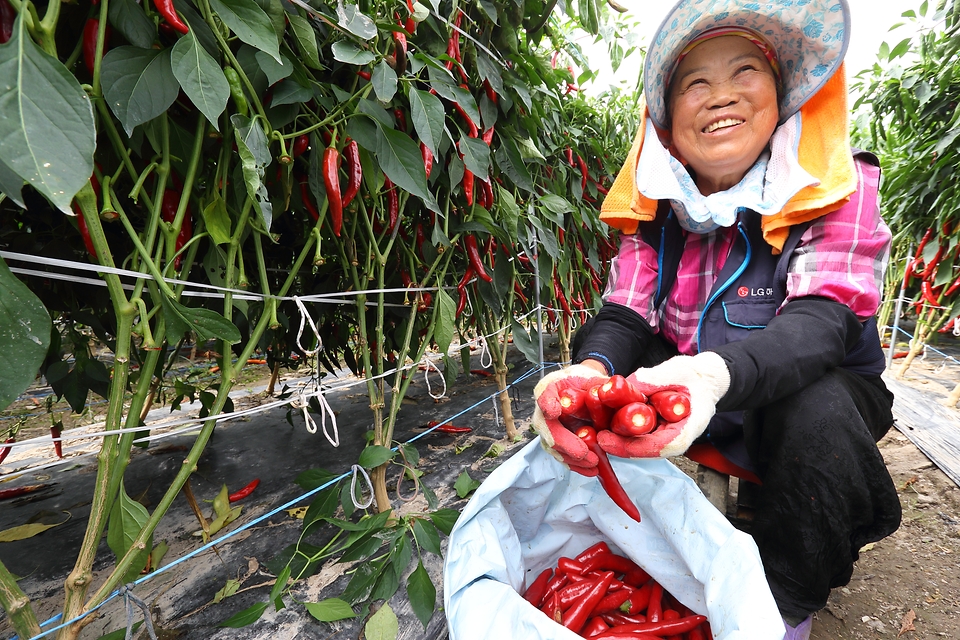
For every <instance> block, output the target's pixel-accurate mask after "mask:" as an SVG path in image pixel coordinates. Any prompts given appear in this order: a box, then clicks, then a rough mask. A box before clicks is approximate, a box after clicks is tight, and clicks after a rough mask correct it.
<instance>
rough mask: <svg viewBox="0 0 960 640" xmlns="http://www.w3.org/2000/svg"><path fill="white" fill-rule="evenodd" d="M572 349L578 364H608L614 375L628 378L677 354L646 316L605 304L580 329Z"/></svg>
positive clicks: (627, 308) (608, 303)
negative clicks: (591, 361) (661, 338)
mask: <svg viewBox="0 0 960 640" xmlns="http://www.w3.org/2000/svg"><path fill="white" fill-rule="evenodd" d="M571 349H572V351H573V362H574V363H579V362H583V361H584V360H588V359H591V358H592V359H595V360H599V361H600V362H604V363H605V364H606V366H607V373H609V374H610V375H613V374H615V373H619V374H620V375H624V376H626V375H630V374H631V373H633V372H634V371H635V370H636V369H637V368H638V367H641V366H652V365H653V364H656V363H658V362H662V361H664V360H666V359H667V358H668V357H670V356H672V355H675V354H676V350H675V349H673V348H671V347H670V346H669V345H667V344H665V343H664V342H663V341H662V340H660V339H659V336H657V335H655V334H654V332H653V329H652V328H651V327H650V324H649V323H647V321H646V320H645V319H644V317H643V316H641V315H640V314H639V313H637V312H636V311H634V310H633V309H631V308H630V307H625V306H623V305H622V304H617V303H615V302H605V303H604V304H603V306H602V307H601V308H600V312H599V313H597V315H596V316H594V317H593V318H591V319H590V320H588V321H587V323H586V324H584V325H583V326H582V327H580V329H579V330H578V331H577V333H576V335H575V336H574V338H573V343H572V344H571Z"/></svg>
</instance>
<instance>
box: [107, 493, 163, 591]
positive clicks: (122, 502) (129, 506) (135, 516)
mask: <svg viewBox="0 0 960 640" xmlns="http://www.w3.org/2000/svg"><path fill="white" fill-rule="evenodd" d="M149 518H150V514H149V513H147V508H146V507H144V506H143V505H142V504H140V503H139V502H137V501H135V500H133V499H131V498H130V496H128V495H127V491H126V489H124V487H123V482H122V481H121V482H120V492H119V493H118V494H117V499H116V500H115V501H114V503H113V509H112V510H111V511H110V522H109V525H108V527H107V544H108V545H109V546H110V550H111V551H113V553H114V555H116V556H117V560H119V559H120V558H122V557H123V556H124V555H125V554H126V553H127V550H128V549H129V548H130V546H131V545H132V544H133V541H134V540H136V538H137V535H139V533H140V530H141V529H142V528H143V526H144V525H145V524H146V523H147V520H148V519H149ZM152 546H153V537H152V536H151V538H150V540H148V541H147V545H146V547H145V548H144V549H141V550H140V552H139V553H137V557H136V559H135V560H134V561H133V564H132V565H130V568H129V569H128V570H127V573H126V575H124V577H123V583H124V584H126V583H127V582H130V581H131V580H133V579H134V577H136V576H137V575H139V574H140V571H142V570H143V568H144V567H145V566H147V558H148V556H149V555H150V549H151V547H152Z"/></svg>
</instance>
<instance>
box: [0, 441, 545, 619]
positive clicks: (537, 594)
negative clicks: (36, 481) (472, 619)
mask: <svg viewBox="0 0 960 640" xmlns="http://www.w3.org/2000/svg"><path fill="white" fill-rule="evenodd" d="M0 462H2V460H0ZM552 577H553V569H550V568H549V567H548V568H546V569H544V570H543V571H541V572H540V575H538V576H537V577H536V579H535V580H534V581H533V582H531V583H530V586H529V587H527V590H526V591H524V592H523V599H524V600H526V601H527V602H529V603H530V604H532V605H533V606H535V607H536V606H538V605H539V604H540V600H542V599H543V596H544V594H546V592H547V583H548V582H550V578H552Z"/></svg>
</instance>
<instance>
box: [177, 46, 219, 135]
mask: <svg viewBox="0 0 960 640" xmlns="http://www.w3.org/2000/svg"><path fill="white" fill-rule="evenodd" d="M170 64H171V66H172V67H173V75H174V76H176V78H177V81H178V82H179V83H180V86H181V87H182V88H183V92H184V93H186V94H187V97H188V98H190V100H191V101H192V102H193V104H194V106H196V107H197V109H200V112H201V113H203V115H205V116H206V117H207V120H209V121H210V124H212V125H213V128H214V129H216V130H217V131H220V124H219V123H218V120H219V119H220V114H221V113H223V112H224V110H225V109H226V108H227V98H229V97H230V85H229V84H227V78H226V76H224V75H223V69H221V68H220V64H219V63H218V62H217V61H216V60H214V59H213V56H211V55H210V54H209V53H207V51H206V49H204V48H203V47H201V46H200V43H199V42H198V41H197V39H196V37H195V36H194V35H193V30H192V29H191V30H190V31H189V32H188V33H187V34H186V35H184V36H182V37H181V38H180V39H179V40H177V43H176V44H175V45H173V51H172V52H171V53H170Z"/></svg>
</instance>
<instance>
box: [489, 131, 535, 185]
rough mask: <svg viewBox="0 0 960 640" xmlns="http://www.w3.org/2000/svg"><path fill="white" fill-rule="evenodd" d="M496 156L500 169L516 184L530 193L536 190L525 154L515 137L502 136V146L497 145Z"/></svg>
mask: <svg viewBox="0 0 960 640" xmlns="http://www.w3.org/2000/svg"><path fill="white" fill-rule="evenodd" d="M494 158H495V159H496V161H497V166H498V167H500V170H501V171H503V173H505V174H506V176H507V177H508V178H510V180H512V181H513V183H514V184H515V185H517V186H518V187H520V188H521V189H523V190H524V191H527V192H528V193H533V192H534V191H535V190H536V187H535V186H533V178H532V177H531V176H530V172H529V171H528V170H527V165H526V162H524V159H523V156H522V155H520V150H519V149H518V148H517V144H516V142H515V141H514V140H513V138H511V137H510V136H501V137H500V146H499V147H497V150H496V152H495V153H494Z"/></svg>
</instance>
